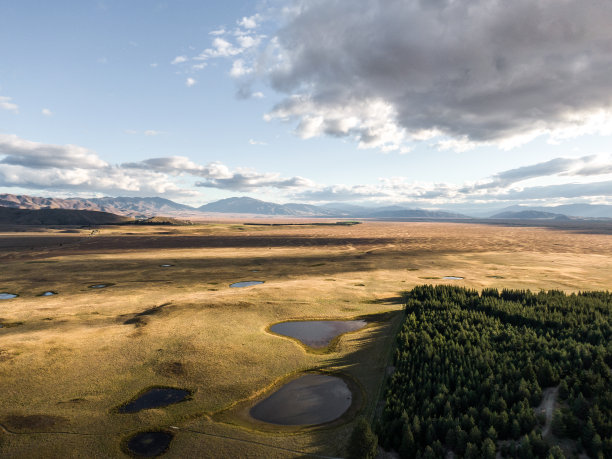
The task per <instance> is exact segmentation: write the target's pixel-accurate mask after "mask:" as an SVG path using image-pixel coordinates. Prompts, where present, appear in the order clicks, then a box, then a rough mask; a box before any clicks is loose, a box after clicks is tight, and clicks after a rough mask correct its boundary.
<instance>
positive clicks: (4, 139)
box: [0, 134, 108, 169]
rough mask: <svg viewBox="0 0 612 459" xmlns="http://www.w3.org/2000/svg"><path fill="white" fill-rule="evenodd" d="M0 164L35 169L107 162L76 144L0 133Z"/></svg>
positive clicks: (95, 166)
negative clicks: (51, 142)
mask: <svg viewBox="0 0 612 459" xmlns="http://www.w3.org/2000/svg"><path fill="white" fill-rule="evenodd" d="M0 155H4V158H2V159H1V160H0V164H10V165H19V166H25V167H30V168H35V169H44V168H51V167H57V168H68V169H72V168H74V167H78V168H80V169H98V168H101V167H106V166H108V164H107V163H106V162H105V161H103V160H101V159H100V158H99V157H98V155H97V154H96V153H94V152H92V151H90V150H88V149H86V148H83V147H79V146H77V145H51V144H44V143H38V142H31V141H29V140H24V139H21V138H19V137H17V136H16V135H7V134H0Z"/></svg>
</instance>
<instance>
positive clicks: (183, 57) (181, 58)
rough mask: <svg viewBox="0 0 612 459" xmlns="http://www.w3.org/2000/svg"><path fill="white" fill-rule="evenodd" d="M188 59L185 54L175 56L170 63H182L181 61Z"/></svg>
mask: <svg viewBox="0 0 612 459" xmlns="http://www.w3.org/2000/svg"><path fill="white" fill-rule="evenodd" d="M188 60H189V58H188V57H187V56H176V57H175V58H174V59H173V60H172V62H171V64H172V65H176V64H182V63H183V62H187V61H188Z"/></svg>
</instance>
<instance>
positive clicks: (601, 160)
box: [464, 155, 612, 192]
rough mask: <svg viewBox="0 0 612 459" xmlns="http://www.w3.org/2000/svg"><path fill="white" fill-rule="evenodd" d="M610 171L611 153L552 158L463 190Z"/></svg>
mask: <svg viewBox="0 0 612 459" xmlns="http://www.w3.org/2000/svg"><path fill="white" fill-rule="evenodd" d="M610 173H612V155H590V156H583V157H581V158H554V159H551V160H550V161H545V162H542V163H537V164H532V165H529V166H523V167H518V168H515V169H510V170H507V171H503V172H499V173H497V174H495V175H494V176H493V177H492V178H491V179H490V180H487V181H484V182H481V183H478V184H476V185H473V186H470V187H466V188H464V191H466V192H467V191H469V190H472V191H473V190H486V189H489V190H490V189H495V188H504V187H509V186H510V185H513V184H515V183H519V182H522V181H525V180H529V179H533V178H541V177H550V176H593V175H605V174H610ZM611 192H612V190H611Z"/></svg>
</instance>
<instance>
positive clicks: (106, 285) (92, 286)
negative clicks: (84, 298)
mask: <svg viewBox="0 0 612 459" xmlns="http://www.w3.org/2000/svg"><path fill="white" fill-rule="evenodd" d="M108 285H109V284H94V285H90V286H89V288H105V287H108Z"/></svg>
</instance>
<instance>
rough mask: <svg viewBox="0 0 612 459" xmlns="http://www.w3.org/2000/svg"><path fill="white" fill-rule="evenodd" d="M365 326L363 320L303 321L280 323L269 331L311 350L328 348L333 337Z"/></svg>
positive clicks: (365, 323)
mask: <svg viewBox="0 0 612 459" xmlns="http://www.w3.org/2000/svg"><path fill="white" fill-rule="evenodd" d="M366 325H367V322H366V321H365V320H304V321H290V322H280V323H278V324H274V325H272V326H271V327H270V331H271V332H273V333H277V334H279V335H283V336H289V337H291V338H295V339H297V340H299V341H301V342H302V343H304V344H305V345H307V346H310V347H313V348H322V347H326V346H329V344H330V343H331V342H332V340H333V339H334V338H335V337H337V336H339V335H342V334H343V333H348V332H352V331H355V330H359V329H360V328H363V327H365V326H366Z"/></svg>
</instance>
